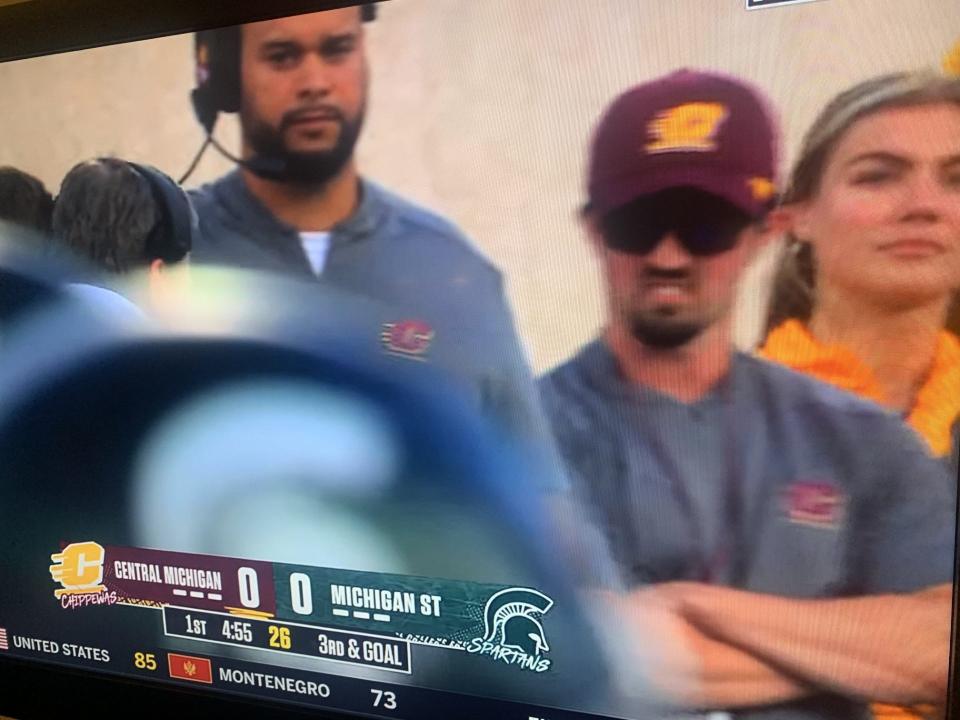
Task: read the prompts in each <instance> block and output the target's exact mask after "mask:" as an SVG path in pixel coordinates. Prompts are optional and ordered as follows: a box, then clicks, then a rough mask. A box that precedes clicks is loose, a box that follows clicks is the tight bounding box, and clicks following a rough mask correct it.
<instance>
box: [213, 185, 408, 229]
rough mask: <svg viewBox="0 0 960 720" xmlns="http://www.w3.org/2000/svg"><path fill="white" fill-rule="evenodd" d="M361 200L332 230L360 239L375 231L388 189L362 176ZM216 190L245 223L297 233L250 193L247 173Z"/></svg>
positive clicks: (386, 204) (258, 227)
mask: <svg viewBox="0 0 960 720" xmlns="http://www.w3.org/2000/svg"><path fill="white" fill-rule="evenodd" d="M359 183H360V203H359V204H358V205H357V208H356V210H354V211H353V213H352V214H351V215H350V216H349V217H348V218H346V219H345V220H343V221H342V222H340V223H338V224H337V225H335V226H334V227H333V228H332V229H331V233H332V235H333V236H335V237H336V238H337V239H340V238H342V239H344V240H359V239H362V238H364V237H366V236H368V235H370V234H372V233H373V232H374V230H376V228H377V227H378V225H379V224H380V223H382V222H383V221H384V220H385V219H386V213H387V210H388V208H389V205H388V203H387V201H386V197H385V194H386V192H385V191H384V190H383V188H381V187H380V186H379V185H377V184H376V183H373V182H370V181H369V180H365V179H362V178H361V179H360V180H359ZM214 187H215V190H214V191H215V193H216V195H217V198H218V199H219V200H220V202H221V203H222V204H223V205H224V206H225V207H226V208H227V210H228V211H229V212H230V214H231V215H233V216H234V217H236V218H237V219H238V220H239V221H240V222H241V223H243V224H244V225H247V226H251V227H255V228H257V229H258V230H261V231H264V232H269V233H272V234H277V233H280V234H285V235H297V234H298V232H297V230H296V228H294V227H292V226H290V225H288V224H286V223H285V222H283V221H281V220H280V219H278V218H277V217H276V216H275V215H274V214H273V213H272V212H270V210H269V209H268V208H267V207H266V206H265V205H264V204H263V203H262V202H260V200H259V199H258V198H257V197H256V196H255V195H254V194H253V193H252V192H250V189H249V188H248V187H247V184H246V182H244V180H243V174H242V173H241V172H240V170H239V169H234V170H232V171H230V172H229V173H227V174H226V175H224V176H223V177H222V178H220V179H219V180H218V181H217V182H216V183H215V186H214Z"/></svg>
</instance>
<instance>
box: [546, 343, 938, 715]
mask: <svg viewBox="0 0 960 720" xmlns="http://www.w3.org/2000/svg"><path fill="white" fill-rule="evenodd" d="M540 389H541V397H542V398H543V401H544V407H545V410H546V412H547V415H548V417H549V418H550V421H551V424H552V427H553V431H554V436H555V439H556V440H557V445H558V447H559V449H560V452H561V454H562V457H563V459H564V461H565V464H566V466H567V468H568V474H569V476H570V478H571V481H572V483H573V484H574V487H575V490H576V492H577V493H579V494H580V496H581V498H582V500H583V501H584V502H585V503H586V504H587V506H588V508H589V511H590V513H591V514H592V515H593V518H594V520H595V522H596V523H597V525H598V526H599V527H600V528H601V530H602V531H603V532H604V534H605V535H606V537H607V540H608V542H609V545H610V549H611V552H612V555H613V558H614V562H615V564H616V565H617V567H618V568H619V571H620V573H621V574H622V576H623V580H624V582H625V584H626V585H627V586H638V585H642V584H646V583H661V582H668V581H673V580H695V581H703V582H710V583H714V584H720V585H727V586H732V587H738V588H743V589H746V590H751V591H755V592H761V593H772V594H777V595H785V596H791V597H800V598H817V597H840V596H857V595H869V594H878V593H888V592H909V591H912V590H917V589H920V588H924V587H928V586H931V585H936V584H940V583H945V582H950V581H951V580H952V577H953V558H954V515H955V512H954V510H955V507H956V498H955V492H956V491H955V482H954V481H953V479H952V478H951V477H950V476H949V474H948V473H947V472H946V471H945V468H944V465H943V463H941V462H939V461H938V460H936V459H934V458H932V457H930V456H929V455H928V454H927V452H926V451H925V449H924V447H923V445H922V444H921V443H920V441H919V440H918V438H917V437H916V436H915V435H914V434H913V433H912V432H910V431H909V430H908V429H907V428H905V427H904V426H903V424H902V423H901V421H900V420H899V418H897V417H896V416H895V415H893V414H891V413H888V412H886V411H884V410H883V409H881V408H879V407H878V406H876V405H874V404H872V403H869V402H867V401H864V400H861V399H859V398H857V397H855V396H854V395H852V394H849V393H845V392H843V391H841V390H838V389H836V388H833V387H832V386H829V385H827V384H826V383H822V382H819V381H817V380H814V379H812V378H809V377H807V376H804V375H801V374H799V373H796V372H793V371H791V370H788V369H787V368H784V367H781V366H779V365H775V364H773V363H770V362H767V361H765V360H761V359H758V358H755V357H752V356H748V355H742V354H736V355H734V357H733V360H732V365H731V370H730V372H729V373H728V375H727V377H726V378H724V379H723V380H722V381H721V382H720V383H719V384H718V386H717V387H715V388H714V389H713V391H712V392H710V393H708V394H707V395H706V396H705V397H703V398H702V399H700V400H699V401H697V402H693V403H683V402H680V401H678V400H676V399H674V398H673V397H670V396H667V395H664V394H661V393H658V392H655V391H653V390H650V389H648V388H643V387H638V386H637V385H634V384H631V383H629V382H627V381H626V380H625V379H624V378H623V377H622V375H621V374H620V371H619V368H618V366H617V363H616V360H615V358H614V357H613V355H612V354H611V352H610V351H609V349H608V348H607V346H606V345H605V344H604V343H603V342H602V341H600V340H597V341H594V342H593V343H591V344H589V345H587V346H586V347H585V348H584V349H582V350H581V351H580V352H579V353H578V354H577V355H576V356H575V357H573V358H572V359H571V360H569V361H568V362H567V363H565V364H564V365H562V366H560V367H558V368H557V369H555V370H553V371H552V372H550V373H549V374H548V375H546V376H545V377H544V378H543V379H542V380H541V385H540ZM867 713H868V710H867V708H866V706H865V705H862V704H857V703H853V702H852V701H848V700H845V699H843V698H839V697H836V696H827V695H824V696H818V697H814V698H809V699H806V700H804V701H802V702H798V703H789V704H786V705H781V706H777V707H775V708H773V707H771V708H762V709H757V710H751V711H749V712H743V713H740V714H737V717H743V718H751V719H754V718H777V719H778V720H781V719H782V720H786V719H787V718H791V719H793V718H796V719H799V718H840V717H844V718H850V717H867V716H868V714H867Z"/></svg>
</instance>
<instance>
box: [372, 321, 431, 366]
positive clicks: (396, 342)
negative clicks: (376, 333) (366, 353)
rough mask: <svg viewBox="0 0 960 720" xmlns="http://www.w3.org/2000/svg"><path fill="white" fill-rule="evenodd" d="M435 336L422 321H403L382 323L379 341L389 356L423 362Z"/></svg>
mask: <svg viewBox="0 0 960 720" xmlns="http://www.w3.org/2000/svg"><path fill="white" fill-rule="evenodd" d="M435 334H436V333H434V331H433V328H432V327H430V326H429V325H427V324H426V323H425V322H423V321H422V320H403V321H401V322H395V323H384V325H383V329H382V330H381V332H380V341H381V342H382V343H383V347H384V349H385V350H386V351H387V352H388V353H390V354H391V355H400V356H403V357H410V358H414V359H417V360H423V359H425V357H424V356H425V355H426V354H427V351H428V350H429V349H430V345H431V343H433V338H434V336H435Z"/></svg>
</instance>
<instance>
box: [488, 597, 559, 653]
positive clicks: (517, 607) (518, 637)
mask: <svg viewBox="0 0 960 720" xmlns="http://www.w3.org/2000/svg"><path fill="white" fill-rule="evenodd" d="M552 606H553V600H551V599H550V598H548V597H547V596H546V595H544V594H543V593H542V592H538V591H537V590H530V589H528V588H507V589H505V590H501V591H500V592H498V593H495V594H494V595H492V596H491V597H490V599H489V600H487V607H486V609H485V610H484V613H483V622H484V628H485V633H484V636H483V639H484V641H485V642H489V643H495V644H497V645H500V646H501V647H504V648H510V649H512V650H518V651H520V652H524V653H526V654H527V655H533V656H536V655H541V654H543V653H545V652H547V651H549V650H550V646H549V645H548V644H547V638H546V635H544V632H543V626H542V625H541V624H540V618H541V617H542V616H543V615H544V614H545V613H546V612H547V611H548V610H549V609H550V608H551V607H552Z"/></svg>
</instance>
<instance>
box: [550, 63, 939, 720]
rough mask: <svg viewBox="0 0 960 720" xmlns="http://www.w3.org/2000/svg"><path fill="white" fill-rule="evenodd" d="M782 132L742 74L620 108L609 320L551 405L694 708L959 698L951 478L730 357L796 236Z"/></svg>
mask: <svg viewBox="0 0 960 720" xmlns="http://www.w3.org/2000/svg"><path fill="white" fill-rule="evenodd" d="M776 135H777V132H776V129H775V125H774V122H773V120H772V119H771V116H770V114H769V112H768V110H767V108H766V104H765V102H764V101H763V100H762V99H761V97H760V96H759V95H758V94H757V92H756V91H755V90H753V89H752V88H750V87H749V86H746V85H744V84H743V83H741V82H739V81H737V80H734V79H732V78H727V77H725V76H720V75H713V74H705V73H699V72H692V71H687V70H685V71H680V72H677V73H674V74H671V75H668V76H666V77H663V78H660V79H658V80H655V81H653V82H650V83H647V84H644V85H640V86H637V87H634V88H633V89H631V90H629V91H627V92H625V93H624V94H623V95H621V96H620V97H619V98H618V99H617V100H616V101H615V102H614V103H613V104H612V105H611V107H610V108H609V109H608V110H607V112H606V113H605V115H604V117H603V119H602V120H601V121H600V124H599V126H598V128H597V130H596V133H595V136H594V140H593V146H592V155H591V159H590V170H589V179H588V194H589V201H588V204H587V206H586V208H585V210H584V214H583V219H584V224H585V227H586V229H587V233H588V235H589V237H590V240H591V243H592V244H593V246H594V248H595V249H596V252H597V254H598V256H599V258H600V260H601V263H602V267H603V271H604V275H605V280H606V288H607V298H608V308H609V316H608V322H607V326H606V328H605V329H604V331H603V334H602V336H601V337H599V338H597V339H596V340H595V341H593V342H591V343H590V344H589V345H587V346H586V347H585V348H584V349H583V350H581V351H580V352H579V353H578V354H577V355H576V356H575V357H574V358H573V359H571V360H570V361H568V362H567V363H566V364H564V365H562V366H560V367H559V368H557V369H556V370H554V371H552V372H551V373H549V374H548V375H547V376H546V377H545V378H544V379H543V380H542V388H541V389H542V396H543V398H544V401H545V404H546V408H547V412H548V414H549V416H550V417H551V420H552V424H553V427H554V431H555V436H556V438H557V440H558V444H559V447H560V448H561V451H562V452H563V453H564V456H565V459H566V461H567V464H568V468H569V472H570V475H571V476H572V479H573V481H574V483H575V485H576V487H577V490H578V491H579V492H581V493H582V495H583V497H584V500H585V502H586V504H587V507H588V509H589V510H590V512H592V513H593V515H594V518H595V519H596V521H597V522H598V524H599V525H600V526H601V527H602V528H603V529H604V530H605V531H606V534H607V538H608V541H609V543H610V545H611V549H612V553H613V557H614V560H615V562H616V563H617V565H618V566H619V568H620V571H621V573H622V575H623V579H624V582H625V583H626V584H627V586H628V587H630V588H634V590H633V592H632V593H631V594H628V595H621V596H619V597H618V598H617V600H616V601H615V605H616V606H618V607H620V609H621V610H622V611H623V612H624V622H625V623H626V624H627V625H629V624H630V623H634V624H635V625H637V626H638V627H637V631H636V633H635V635H634V638H635V643H636V644H637V646H638V647H640V646H643V645H645V644H649V643H651V642H653V641H655V640H656V639H659V640H660V642H659V646H660V647H661V648H663V650H664V652H665V653H666V656H665V657H664V658H663V660H662V662H661V664H660V666H659V668H660V670H659V673H658V674H657V675H656V676H655V677H654V678H653V681H654V682H655V683H657V684H658V685H659V686H660V687H661V688H662V689H663V690H664V691H665V692H667V693H668V694H670V695H672V697H673V700H674V702H675V703H676V705H677V706H680V708H681V710H690V711H697V712H700V711H707V710H720V711H723V712H722V713H721V714H722V715H723V716H725V717H738V718H777V719H778V720H780V719H782V720H786V719H788V718H790V719H797V720H799V719H800V718H857V717H861V718H862V717H867V716H868V715H869V709H868V706H867V703H866V702H865V698H872V699H882V700H887V701H893V702H901V703H913V702H920V701H926V702H932V703H938V704H942V703H943V702H944V701H945V699H946V687H947V661H948V650H949V643H950V604H951V586H950V581H951V577H952V573H953V537H954V516H953V502H954V500H953V494H952V493H951V492H950V490H949V487H948V486H949V483H948V481H947V478H946V477H945V468H944V467H943V464H942V463H940V462H938V461H936V460H935V459H933V458H931V457H930V456H929V454H928V453H927V452H926V450H925V448H924V447H923V446H922V445H921V443H920V442H919V440H918V439H917V438H916V437H915V436H914V435H913V433H911V432H910V431H909V430H908V429H906V428H905V427H904V426H903V425H902V423H900V422H899V420H898V419H897V418H894V417H891V416H889V415H888V414H887V413H885V412H883V410H882V409H880V408H878V407H876V406H875V405H874V404H873V403H869V402H866V401H863V400H861V399H859V398H857V397H855V396H853V395H850V394H848V393H844V392H842V391H840V390H837V389H836V388H834V387H832V386H830V385H827V384H826V383H822V382H819V381H817V380H814V379H812V378H809V377H806V376H804V375H801V374H799V373H795V372H793V371H791V370H789V369H787V368H784V367H782V366H779V365H776V364H773V363H770V362H767V361H765V360H762V359H758V358H754V357H751V356H749V355H745V354H741V353H737V352H735V351H734V347H733V344H732V341H731V324H732V308H733V303H734V297H735V287H736V284H737V281H738V279H739V278H740V276H741V274H742V272H743V270H744V267H745V265H746V264H747V263H748V261H749V260H750V258H751V257H752V256H753V255H754V254H755V252H756V251H757V250H758V249H759V248H760V247H761V246H762V245H763V244H764V243H766V242H767V241H768V240H769V239H770V238H771V237H772V236H774V235H777V234H779V233H780V232H781V231H782V230H783V229H784V218H783V216H782V213H777V212H774V213H770V212H769V211H770V208H771V206H772V204H773V201H774V200H775V177H774V175H775V170H774V168H775V167H776ZM625 637H627V638H629V635H628V634H627V633H625ZM671 649H672V650H673V652H670V651H671Z"/></svg>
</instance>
